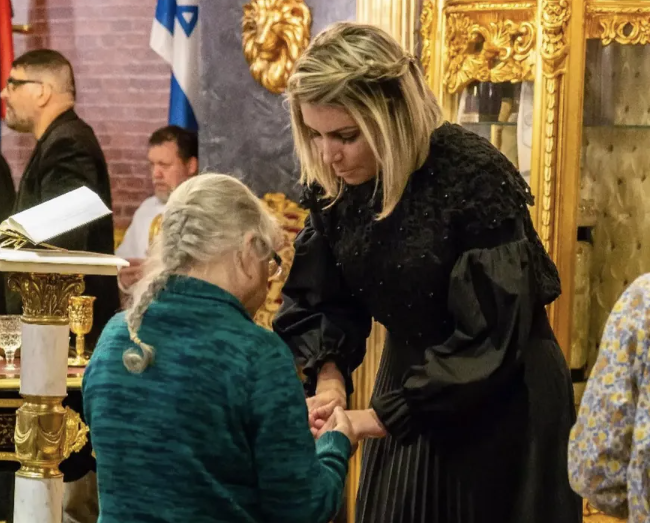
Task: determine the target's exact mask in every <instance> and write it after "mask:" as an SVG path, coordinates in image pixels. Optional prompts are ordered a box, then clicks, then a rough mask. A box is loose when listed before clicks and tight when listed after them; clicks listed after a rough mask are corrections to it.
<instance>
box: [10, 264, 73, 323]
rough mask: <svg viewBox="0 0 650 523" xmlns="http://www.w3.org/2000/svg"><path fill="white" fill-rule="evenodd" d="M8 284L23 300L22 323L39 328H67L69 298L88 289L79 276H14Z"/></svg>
mask: <svg viewBox="0 0 650 523" xmlns="http://www.w3.org/2000/svg"><path fill="white" fill-rule="evenodd" d="M7 284H8V286H9V289H10V290H12V291H15V292H19V293H20V295H21V296H22V299H23V317H22V321H23V323H35V324H39V325H67V324H68V303H69V301H70V297H71V296H78V295H79V294H81V293H82V292H83V291H84V288H85V284H84V280H83V276H81V275H79V274H36V273H22V272H20V273H11V274H10V275H9V277H8V279H7Z"/></svg>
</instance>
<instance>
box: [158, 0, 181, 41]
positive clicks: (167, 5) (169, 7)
mask: <svg viewBox="0 0 650 523" xmlns="http://www.w3.org/2000/svg"><path fill="white" fill-rule="evenodd" d="M175 17H176V0H158V5H157V6H156V20H158V21H159V22H160V23H161V24H162V25H163V26H164V27H165V28H166V29H167V30H168V31H169V32H170V33H171V34H174V18H175Z"/></svg>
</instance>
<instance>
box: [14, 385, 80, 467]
mask: <svg viewBox="0 0 650 523" xmlns="http://www.w3.org/2000/svg"><path fill="white" fill-rule="evenodd" d="M62 400H63V398H62V397H49V396H25V403H24V404H23V405H22V407H20V408H19V409H18V411H17V413H16V430H15V434H14V439H15V441H16V457H17V458H18V460H19V461H20V463H21V467H20V470H19V471H18V472H17V473H16V474H17V475H19V476H23V477H27V478H56V477H61V476H62V474H61V471H60V470H59V463H60V462H61V461H63V460H64V459H65V458H67V457H68V456H69V455H70V454H71V453H72V452H78V451H79V450H81V448H82V447H83V446H84V445H85V444H86V442H87V441H88V427H87V426H86V425H85V424H84V423H83V422H82V421H81V417H80V416H79V414H77V413H76V412H74V411H73V410H70V409H69V408H63V406H62V405H61V401H62Z"/></svg>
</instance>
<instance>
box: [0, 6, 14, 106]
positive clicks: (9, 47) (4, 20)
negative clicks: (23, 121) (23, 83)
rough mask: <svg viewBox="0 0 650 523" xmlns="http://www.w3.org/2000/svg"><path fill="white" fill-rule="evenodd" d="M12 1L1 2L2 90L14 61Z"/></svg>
mask: <svg viewBox="0 0 650 523" xmlns="http://www.w3.org/2000/svg"><path fill="white" fill-rule="evenodd" d="M11 14H12V13H11V0H0V90H2V89H4V88H5V85H7V78H9V71H11V63H12V62H13V61H14V42H13V35H12V33H11ZM5 111H6V107H5V103H4V101H3V102H2V110H1V116H2V118H4V117H5Z"/></svg>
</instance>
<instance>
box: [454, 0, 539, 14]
mask: <svg viewBox="0 0 650 523" xmlns="http://www.w3.org/2000/svg"><path fill="white" fill-rule="evenodd" d="M536 6H537V3H536V2H518V3H510V2H508V3H496V2H475V3H471V4H451V5H448V6H446V7H445V12H446V13H470V12H471V13H476V12H481V11H499V12H504V11H527V10H532V9H535V7H536Z"/></svg>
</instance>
